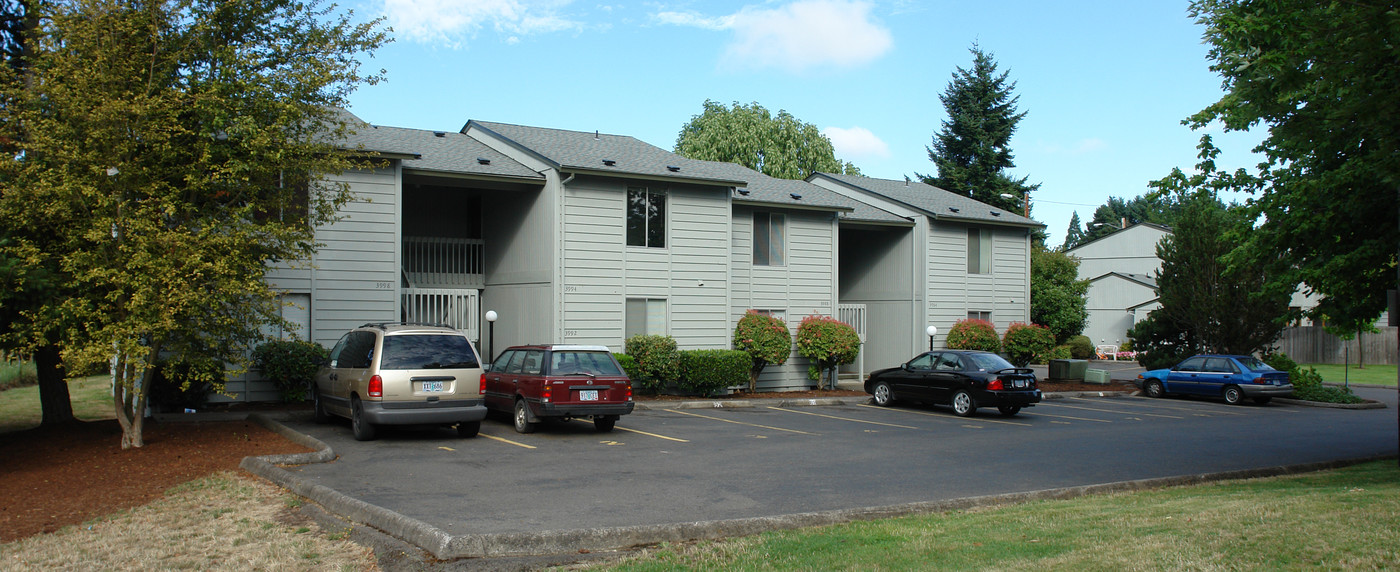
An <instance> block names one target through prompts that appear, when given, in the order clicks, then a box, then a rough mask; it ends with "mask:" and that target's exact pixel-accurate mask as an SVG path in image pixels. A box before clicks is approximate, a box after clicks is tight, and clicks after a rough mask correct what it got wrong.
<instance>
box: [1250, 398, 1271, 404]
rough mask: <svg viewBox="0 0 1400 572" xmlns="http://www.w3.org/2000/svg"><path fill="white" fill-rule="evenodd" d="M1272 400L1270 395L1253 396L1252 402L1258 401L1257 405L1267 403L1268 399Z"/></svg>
mask: <svg viewBox="0 0 1400 572" xmlns="http://www.w3.org/2000/svg"><path fill="white" fill-rule="evenodd" d="M1272 400H1273V398H1272V397H1256V398H1254V402H1255V403H1258V404H1259V405H1268V404H1269V401H1272Z"/></svg>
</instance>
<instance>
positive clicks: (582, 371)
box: [549, 350, 622, 375]
mask: <svg viewBox="0 0 1400 572" xmlns="http://www.w3.org/2000/svg"><path fill="white" fill-rule="evenodd" d="M549 371H550V375H622V371H621V370H619V369H618V367H617V362H615V361H613V359H612V354H609V353H607V352H598V351H577V350H564V351H558V350H556V351H554V352H553V353H551V354H550V358H549Z"/></svg>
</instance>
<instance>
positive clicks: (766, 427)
mask: <svg viewBox="0 0 1400 572" xmlns="http://www.w3.org/2000/svg"><path fill="white" fill-rule="evenodd" d="M665 411H668V412H671V413H679V414H681V415H689V416H691V417H699V418H701V419H711V420H714V421H723V422H725V423H733V424H735V425H748V426H749V427H758V428H760V429H772V430H774V431H787V432H789V433H801V434H803V435H819V434H818V433H808V432H806V431H798V430H796V429H783V428H782V427H769V426H767V425H757V424H754V423H744V422H743V421H735V420H733V419H725V418H723V417H711V416H709V415H701V414H699V413H688V412H685V411H677V410H675V409H666V410H665Z"/></svg>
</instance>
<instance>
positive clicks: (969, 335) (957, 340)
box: [948, 320, 1001, 352]
mask: <svg viewBox="0 0 1400 572" xmlns="http://www.w3.org/2000/svg"><path fill="white" fill-rule="evenodd" d="M948 349H953V350H982V351H986V352H1000V351H1001V338H999V337H997V329H996V326H993V325H992V323H991V322H988V321H986V320H959V321H958V323H956V324H953V329H951V330H948Z"/></svg>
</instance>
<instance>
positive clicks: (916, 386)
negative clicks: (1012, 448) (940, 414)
mask: <svg viewBox="0 0 1400 572" xmlns="http://www.w3.org/2000/svg"><path fill="white" fill-rule="evenodd" d="M865 392H866V393H869V394H870V395H873V396H874V397H875V404H876V405H880V406H884V407H888V406H889V405H891V404H893V403H894V402H895V401H896V400H907V401H917V402H923V403H936V404H939V405H952V406H953V412H954V413H956V414H958V416H960V417H968V416H970V415H972V414H973V413H976V412H977V408H978V407H996V408H997V411H1000V412H1001V414H1002V415H1005V416H1007V417H1010V416H1012V415H1015V414H1017V413H1019V412H1020V411H1021V408H1022V407H1031V406H1033V405H1035V404H1037V403H1040V390H1039V389H1037V388H1036V385H1035V372H1034V371H1033V370H1031V369H1030V368H1018V367H1015V366H1013V365H1011V364H1010V363H1009V362H1007V361H1006V360H1005V359H1002V357H1001V356H999V355H997V354H994V353H990V352H978V351H962V350H940V351H932V352H924V353H922V354H919V355H918V356H917V357H915V358H914V359H912V360H909V362H908V363H905V364H904V365H901V366H899V367H892V368H889V369H882V370H879V371H876V372H874V373H871V374H870V377H869V378H867V379H866V380H865Z"/></svg>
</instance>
